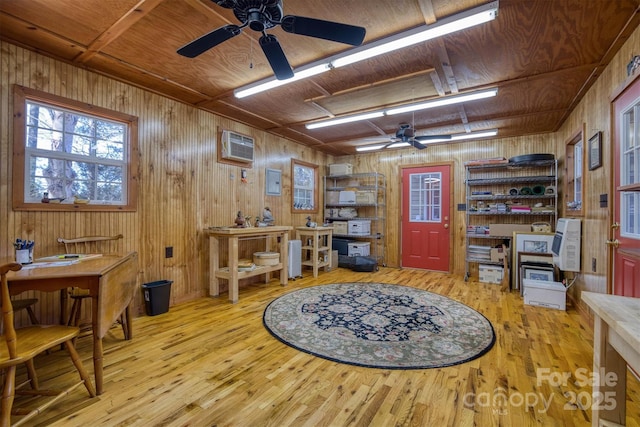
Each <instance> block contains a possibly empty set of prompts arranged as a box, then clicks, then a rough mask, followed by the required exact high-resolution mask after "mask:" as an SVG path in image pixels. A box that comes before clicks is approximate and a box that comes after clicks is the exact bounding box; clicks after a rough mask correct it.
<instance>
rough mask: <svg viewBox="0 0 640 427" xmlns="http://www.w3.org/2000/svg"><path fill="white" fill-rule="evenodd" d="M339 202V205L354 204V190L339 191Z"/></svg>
mask: <svg viewBox="0 0 640 427" xmlns="http://www.w3.org/2000/svg"><path fill="white" fill-rule="evenodd" d="M339 202H340V204H341V205H355V204H356V192H355V191H341V192H340V196H339Z"/></svg>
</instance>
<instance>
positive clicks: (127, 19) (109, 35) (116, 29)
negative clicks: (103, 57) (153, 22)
mask: <svg viewBox="0 0 640 427" xmlns="http://www.w3.org/2000/svg"><path fill="white" fill-rule="evenodd" d="M163 1H164V0H140V1H139V2H138V3H137V4H136V5H135V6H133V7H132V8H131V9H129V10H128V11H127V13H125V14H124V15H122V16H121V17H120V19H118V20H117V21H116V22H115V23H114V24H113V25H111V26H110V27H109V28H107V29H106V30H105V31H104V32H103V33H102V34H100V35H99V36H98V38H96V39H95V40H94V41H93V42H92V43H91V44H90V45H89V46H87V50H85V51H84V52H83V53H81V54H80V55H78V56H77V57H76V58H75V59H74V61H76V62H80V63H86V62H87V61H89V60H90V59H91V58H93V57H94V56H95V55H96V54H97V53H99V52H100V51H101V50H102V49H104V48H105V47H107V46H108V45H109V44H110V43H111V42H113V41H114V40H116V39H117V38H118V37H120V36H121V35H122V34H123V33H124V32H125V31H127V30H128V29H129V28H131V27H132V26H133V25H134V24H136V23H137V22H138V21H140V20H141V19H142V18H144V17H145V16H147V14H149V13H150V12H151V11H152V10H153V9H155V8H156V7H157V6H158V5H159V4H160V3H162V2H163Z"/></svg>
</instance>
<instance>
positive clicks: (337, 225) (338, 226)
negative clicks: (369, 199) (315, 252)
mask: <svg viewBox="0 0 640 427" xmlns="http://www.w3.org/2000/svg"><path fill="white" fill-rule="evenodd" d="M331 226H332V227H333V234H349V223H348V222H347V221H333V222H332V223H331Z"/></svg>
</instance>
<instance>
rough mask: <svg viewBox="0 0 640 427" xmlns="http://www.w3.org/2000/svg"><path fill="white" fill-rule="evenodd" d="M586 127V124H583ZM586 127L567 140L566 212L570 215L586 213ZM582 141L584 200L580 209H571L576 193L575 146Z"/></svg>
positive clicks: (581, 175) (564, 207)
mask: <svg viewBox="0 0 640 427" xmlns="http://www.w3.org/2000/svg"><path fill="white" fill-rule="evenodd" d="M583 128H584V125H583ZM584 135H585V132H584V129H580V130H579V131H578V132H576V133H575V134H573V135H572V136H571V137H570V138H569V139H568V140H567V142H566V146H565V177H566V179H565V181H564V201H565V203H564V206H563V209H564V212H565V215H566V216H568V217H576V216H582V215H583V214H584V206H585V202H586V200H585V192H584V190H585V177H586V175H585V161H584V160H585V156H584V155H585V145H586V144H585V140H584ZM579 143H582V153H581V154H582V170H581V171H580V172H581V174H580V177H581V179H582V195H581V196H582V200H581V205H580V209H570V208H569V206H568V204H567V203H569V202H571V201H574V198H575V197H574V195H575V189H574V188H575V187H574V186H575V176H576V173H575V172H576V171H575V167H576V165H575V156H574V151H575V146H576V144H579Z"/></svg>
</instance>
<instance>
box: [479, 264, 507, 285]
mask: <svg viewBox="0 0 640 427" xmlns="http://www.w3.org/2000/svg"><path fill="white" fill-rule="evenodd" d="M478 273H479V280H480V281H481V282H483V283H495V284H498V285H499V284H500V283H502V275H503V274H504V268H502V267H499V266H497V265H485V264H480V267H479V268H478Z"/></svg>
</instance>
